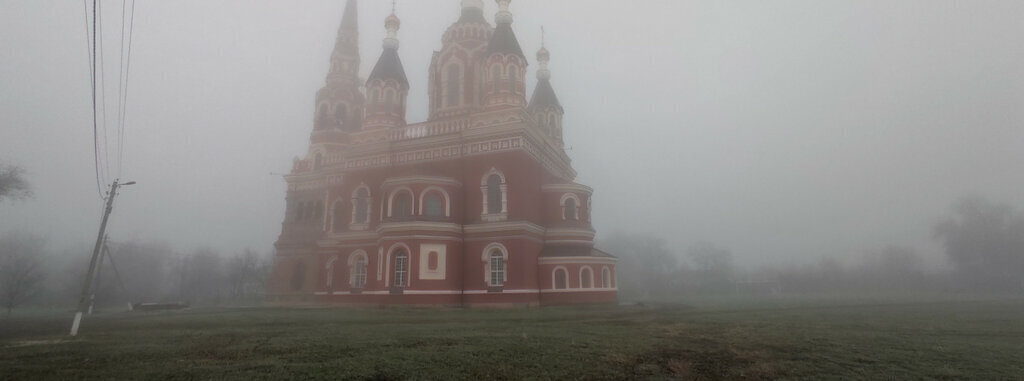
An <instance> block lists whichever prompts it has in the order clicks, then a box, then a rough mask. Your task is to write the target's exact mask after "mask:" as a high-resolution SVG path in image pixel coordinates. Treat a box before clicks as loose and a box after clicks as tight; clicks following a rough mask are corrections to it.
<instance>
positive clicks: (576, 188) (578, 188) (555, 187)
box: [540, 183, 594, 195]
mask: <svg viewBox="0 0 1024 381" xmlns="http://www.w3.org/2000/svg"><path fill="white" fill-rule="evenodd" d="M540 190H541V191H542V192H559V193H562V192H579V193H584V194H588V195H589V194H593V193H594V188H591V187H588V186H586V185H583V184H577V183H570V184H544V185H542V186H541V187H540Z"/></svg>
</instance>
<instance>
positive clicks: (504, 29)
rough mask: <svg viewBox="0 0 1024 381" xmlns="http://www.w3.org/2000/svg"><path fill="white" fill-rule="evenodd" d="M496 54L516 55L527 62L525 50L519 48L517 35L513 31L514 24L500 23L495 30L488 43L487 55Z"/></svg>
mask: <svg viewBox="0 0 1024 381" xmlns="http://www.w3.org/2000/svg"><path fill="white" fill-rule="evenodd" d="M494 53H503V54H516V55H518V56H520V57H523V61H526V56H525V55H523V48H521V47H520V46H519V40H518V39H516V33H515V32H513V31H512V24H509V23H498V26H497V27H496V28H494V34H493V35H491V41H490V42H488V43H487V55H491V54H494Z"/></svg>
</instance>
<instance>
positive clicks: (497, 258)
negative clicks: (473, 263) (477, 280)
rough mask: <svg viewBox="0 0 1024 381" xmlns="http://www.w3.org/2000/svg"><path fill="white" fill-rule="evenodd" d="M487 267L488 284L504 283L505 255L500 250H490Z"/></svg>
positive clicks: (497, 285) (494, 285)
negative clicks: (488, 270) (489, 273)
mask: <svg viewBox="0 0 1024 381" xmlns="http://www.w3.org/2000/svg"><path fill="white" fill-rule="evenodd" d="M487 267H488V268H489V269H490V272H491V277H490V282H489V283H488V284H489V285H490V286H491V287H501V286H503V285H505V255H504V254H503V253H502V252H501V250H499V249H494V250H491V257H490V261H489V263H488V266H487Z"/></svg>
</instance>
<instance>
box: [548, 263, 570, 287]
mask: <svg viewBox="0 0 1024 381" xmlns="http://www.w3.org/2000/svg"><path fill="white" fill-rule="evenodd" d="M559 271H562V272H564V273H565V288H566V289H568V288H569V269H567V268H565V266H555V268H554V269H552V270H551V288H552V289H554V290H561V289H560V288H558V272H559Z"/></svg>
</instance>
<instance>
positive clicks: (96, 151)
mask: <svg viewBox="0 0 1024 381" xmlns="http://www.w3.org/2000/svg"><path fill="white" fill-rule="evenodd" d="M83 1H84V3H85V41H86V43H87V45H88V48H89V51H90V54H89V79H90V83H91V84H92V150H93V151H92V157H93V168H94V169H95V172H96V192H97V193H99V195H100V198H101V199H102V198H104V196H103V186H102V185H100V184H101V183H102V181H100V143H99V131H97V130H98V128H97V125H98V124H99V123H98V122H97V120H96V118H97V116H96V0H92V19H93V23H92V36H91V37H92V43H91V44H88V42H89V37H90V36H89V5H88V0H83Z"/></svg>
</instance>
